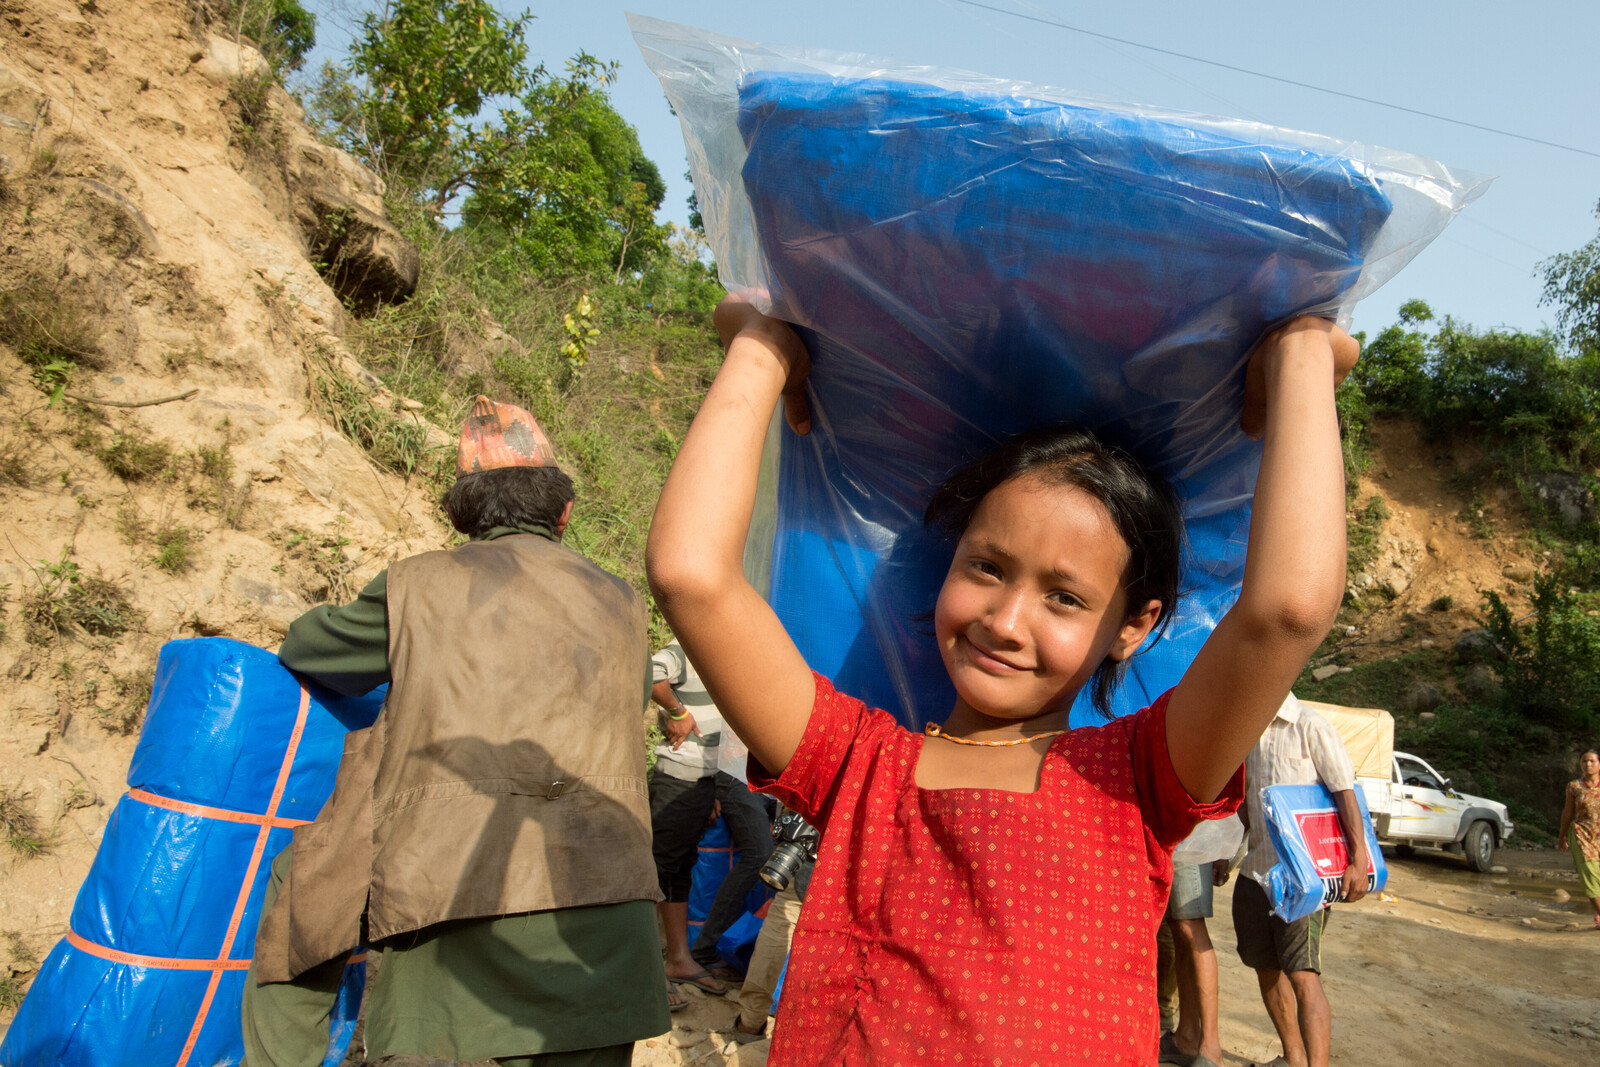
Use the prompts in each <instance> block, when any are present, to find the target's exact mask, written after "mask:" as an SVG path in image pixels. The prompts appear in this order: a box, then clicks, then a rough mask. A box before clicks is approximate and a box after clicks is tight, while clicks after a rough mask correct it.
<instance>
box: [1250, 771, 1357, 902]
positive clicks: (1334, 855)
mask: <svg viewBox="0 0 1600 1067" xmlns="http://www.w3.org/2000/svg"><path fill="white" fill-rule="evenodd" d="M1353 792H1354V793H1355V798H1356V805H1357V807H1359V808H1360V809H1361V825H1362V828H1363V832H1364V833H1365V835H1366V838H1367V857H1368V859H1367V891H1368V892H1369V893H1374V892H1377V891H1378V890H1380V889H1382V888H1383V887H1384V886H1386V885H1388V884H1389V867H1388V865H1387V864H1385V863H1384V861H1383V850H1382V849H1380V848H1379V847H1378V835H1377V834H1376V833H1375V832H1374V831H1373V829H1372V815H1371V814H1370V813H1369V812H1368V811H1367V798H1366V795H1365V794H1364V793H1363V792H1362V790H1361V789H1359V788H1358V789H1355V790H1353ZM1261 809H1262V811H1263V812H1264V813H1265V815H1266V818H1267V835H1268V836H1269V837H1271V839H1272V847H1273V849H1274V850H1275V851H1276V852H1277V853H1278V862H1277V864H1276V865H1275V866H1273V867H1272V868H1271V869H1270V870H1268V871H1267V880H1266V882H1265V884H1263V886H1262V888H1263V889H1265V890H1266V893H1267V899H1268V900H1269V901H1271V902H1272V913H1273V914H1274V915H1276V916H1277V917H1278V918H1280V919H1282V920H1283V921H1284V922H1287V923H1292V922H1294V921H1295V920H1296V919H1303V918H1305V917H1306V916H1307V915H1310V914H1312V913H1314V912H1315V911H1316V910H1317V909H1318V908H1320V907H1323V906H1324V905H1328V904H1335V903H1338V900H1339V894H1340V892H1341V891H1342V888H1343V886H1342V881H1341V879H1342V877H1343V875H1344V872H1345V868H1346V867H1348V866H1349V865H1350V850H1349V845H1348V843H1347V842H1346V841H1345V837H1344V827H1343V825H1342V824H1341V823H1340V822H1339V811H1338V809H1337V808H1335V807H1334V805H1333V794H1331V793H1329V792H1328V789H1327V787H1326V786H1324V785H1321V784H1320V783H1319V784H1312V785H1272V786H1268V787H1267V788H1265V789H1263V790H1262V791H1261Z"/></svg>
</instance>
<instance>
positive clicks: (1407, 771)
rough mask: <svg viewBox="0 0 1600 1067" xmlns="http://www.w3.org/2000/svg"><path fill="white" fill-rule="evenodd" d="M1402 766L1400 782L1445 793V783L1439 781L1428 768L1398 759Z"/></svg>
mask: <svg viewBox="0 0 1600 1067" xmlns="http://www.w3.org/2000/svg"><path fill="white" fill-rule="evenodd" d="M1395 762H1396V763H1398V764H1399V765H1400V781H1401V783H1402V784H1404V785H1410V786H1418V787H1420V788H1423V789H1437V790H1439V791H1440V792H1443V791H1444V783H1443V782H1441V781H1439V779H1438V778H1436V777H1435V776H1434V774H1433V772H1431V771H1429V770H1428V768H1426V767H1424V766H1423V765H1422V764H1420V763H1416V762H1414V761H1412V760H1403V759H1396V760H1395Z"/></svg>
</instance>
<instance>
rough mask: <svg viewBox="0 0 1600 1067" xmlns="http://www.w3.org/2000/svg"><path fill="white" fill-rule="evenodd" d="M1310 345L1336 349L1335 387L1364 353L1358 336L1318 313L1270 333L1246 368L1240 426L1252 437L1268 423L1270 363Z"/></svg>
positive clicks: (1334, 350) (1300, 318)
mask: <svg viewBox="0 0 1600 1067" xmlns="http://www.w3.org/2000/svg"><path fill="white" fill-rule="evenodd" d="M1307 344H1311V345H1317V346H1319V347H1320V346H1322V345H1326V346H1327V347H1328V348H1329V349H1330V350H1331V351H1332V352H1333V384H1334V386H1335V387H1337V386H1338V385H1339V383H1340V382H1342V381H1344V380H1345V377H1346V376H1347V375H1348V374H1349V373H1350V371H1351V369H1352V368H1354V367H1355V365H1356V360H1357V358H1359V356H1360V354H1361V346H1360V345H1359V344H1357V343H1356V340H1355V338H1353V337H1351V336H1350V335H1349V334H1347V333H1345V332H1344V331H1343V330H1342V329H1340V328H1339V326H1338V325H1337V324H1336V323H1334V322H1333V320H1331V319H1324V318H1321V317H1320V316H1317V315H1301V316H1300V317H1299V318H1297V319H1291V320H1290V321H1289V322H1288V323H1286V324H1285V325H1283V326H1280V327H1278V328H1277V329H1275V330H1273V331H1271V332H1270V333H1268V334H1267V335H1266V336H1265V337H1263V338H1262V339H1261V341H1260V342H1259V343H1258V344H1257V345H1256V347H1255V350H1254V351H1253V352H1251V353H1250V363H1249V366H1248V367H1247V368H1246V369H1245V378H1244V412H1243V414H1241V415H1240V416H1239V428H1240V429H1242V430H1243V431H1244V432H1245V433H1247V434H1249V435H1250V436H1251V437H1260V436H1261V431H1262V430H1263V429H1264V428H1265V427H1266V424H1267V364H1268V362H1269V361H1271V360H1274V359H1279V358H1281V357H1282V356H1283V355H1284V354H1285V353H1286V352H1289V351H1291V350H1293V349H1294V348H1296V347H1298V346H1302V345H1307Z"/></svg>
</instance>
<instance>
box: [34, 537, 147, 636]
mask: <svg viewBox="0 0 1600 1067" xmlns="http://www.w3.org/2000/svg"><path fill="white" fill-rule="evenodd" d="M33 574H34V579H35V582H36V583H37V584H36V588H35V589H34V590H33V591H32V592H31V593H29V594H27V596H25V597H24V598H23V601H22V620H23V626H24V628H25V630H26V633H27V637H28V640H29V641H30V642H32V643H33V644H36V645H43V644H49V643H50V642H51V641H54V640H55V639H56V638H58V637H60V636H61V635H63V634H67V633H72V632H74V631H77V630H82V631H84V632H87V633H90V634H94V635H96V636H100V637H118V636H120V635H122V634H124V633H126V632H127V631H128V630H129V629H131V628H132V627H133V625H134V623H135V622H137V621H138V613H137V612H136V611H134V609H133V604H132V602H131V601H130V600H129V599H128V594H127V592H126V591H124V590H123V588H122V587H121V586H119V585H118V584H117V583H115V582H112V581H109V580H107V579H106V578H103V577H100V576H99V575H88V574H84V573H83V570H82V568H80V567H79V566H78V564H77V563H76V562H75V561H74V560H72V559H71V558H70V552H69V550H66V549H63V550H62V553H61V559H60V560H58V561H57V562H55V563H50V562H48V561H40V564H39V566H37V567H35V568H33Z"/></svg>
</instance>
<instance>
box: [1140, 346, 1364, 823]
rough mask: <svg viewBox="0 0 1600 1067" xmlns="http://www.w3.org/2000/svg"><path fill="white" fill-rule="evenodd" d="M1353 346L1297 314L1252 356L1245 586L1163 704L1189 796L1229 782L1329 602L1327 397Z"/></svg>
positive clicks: (1338, 536)
mask: <svg viewBox="0 0 1600 1067" xmlns="http://www.w3.org/2000/svg"><path fill="white" fill-rule="evenodd" d="M1356 354H1357V345H1356V342H1355V341H1354V340H1352V339H1351V338H1350V337H1349V335H1347V334H1346V333H1345V332H1344V331H1343V330H1341V329H1339V327H1337V326H1335V325H1334V324H1333V323H1331V322H1329V321H1328V320H1326V319H1321V318H1313V317H1309V316H1307V317H1303V318H1299V319H1295V320H1294V321H1293V322H1290V323H1289V324H1288V325H1286V326H1283V327H1281V328H1280V329H1278V330H1275V331H1273V332H1272V333H1270V334H1268V335H1267V337H1266V338H1265V339H1263V340H1262V342H1261V344H1260V345H1259V346H1258V347H1257V349H1256V351H1255V354H1254V355H1253V356H1252V357H1251V361H1250V368H1249V372H1248V373H1249V378H1248V385H1247V387H1246V399H1245V416H1244V426H1245V429H1246V430H1247V431H1251V432H1258V431H1261V430H1263V429H1264V437H1265V440H1264V443H1263V449H1262V455H1261V473H1260V476H1259V477H1258V479H1257V481H1256V494H1255V503H1254V505H1253V507H1252V510H1251V517H1250V544H1249V549H1248V552H1247V554H1246V557H1245V568H1244V583H1243V588H1242V589H1241V591H1240V594H1239V602H1238V603H1237V604H1235V605H1234V606H1233V608H1232V610H1230V611H1229V612H1228V613H1227V615H1225V616H1223V618H1222V621H1221V622H1219V623H1218V624H1217V628H1216V630H1215V631H1213V632H1212V634H1211V636H1210V638H1208V639H1207V640H1206V643H1205V645H1204V646H1203V647H1202V648H1201V649H1200V653H1199V655H1197V656H1196V657H1195V659H1194V663H1192V664H1191V665H1190V666H1189V669H1188V670H1187V671H1186V672H1184V675H1183V679H1182V680H1181V681H1180V682H1179V683H1178V686H1177V689H1176V690H1174V692H1173V694H1172V697H1171V700H1170V701H1169V703H1168V705H1167V748H1168V751H1169V752H1170V753H1171V755H1172V765H1173V768H1174V769H1175V770H1176V771H1177V773H1178V780H1179V781H1181V782H1182V783H1183V785H1184V787H1185V788H1186V789H1188V790H1189V793H1190V795H1191V796H1193V797H1194V798H1195V799H1196V800H1199V801H1202V802H1209V801H1211V800H1212V799H1214V798H1215V797H1216V796H1217V794H1218V793H1220V792H1221V791H1222V788H1223V787H1224V786H1225V785H1227V783H1228V779H1229V778H1231V777H1232V776H1233V773H1234V771H1236V770H1237V769H1238V767H1239V764H1240V763H1242V762H1243V761H1244V758H1245V756H1247V755H1248V754H1249V752H1250V749H1251V748H1253V747H1254V746H1255V743H1256V741H1257V740H1258V739H1259V738H1260V737H1261V733H1262V731H1264V730H1265V729H1266V728H1267V724H1268V723H1270V722H1271V721H1272V717H1273V715H1274V714H1276V713H1277V710H1278V706H1279V705H1280V704H1281V703H1283V698H1284V697H1285V696H1287V695H1288V693H1289V690H1290V687H1291V686H1293V685H1294V681H1295V679H1296V678H1297V677H1298V676H1299V674H1300V671H1301V670H1302V669H1303V668H1304V667H1305V665H1306V661H1307V660H1308V659H1310V657H1311V653H1312V652H1314V651H1315V650H1316V648H1317V645H1318V644H1320V643H1321V642H1322V639H1323V638H1324V637H1325V636H1327V633H1328V628H1329V627H1330V626H1332V625H1333V620H1334V616H1335V614H1336V613H1337V612H1338V610H1339V602H1340V599H1341V598H1342V597H1343V595H1344V580H1345V573H1344V565H1345V537H1344V511H1345V496H1344V458H1343V455H1342V453H1341V452H1340V448H1339V420H1338V416H1337V414H1336V413H1335V411H1334V401H1333V396H1334V389H1335V388H1336V387H1337V385H1338V383H1339V382H1340V381H1341V380H1343V378H1344V376H1345V375H1346V374H1348V373H1349V372H1350V368H1351V367H1353V366H1355V362H1356ZM1263 403H1264V407H1265V410H1264V412H1263V410H1262V407H1263Z"/></svg>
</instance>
